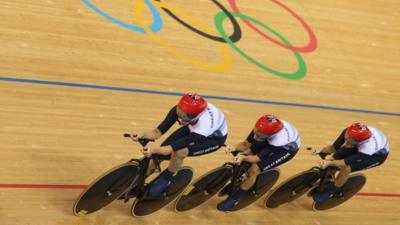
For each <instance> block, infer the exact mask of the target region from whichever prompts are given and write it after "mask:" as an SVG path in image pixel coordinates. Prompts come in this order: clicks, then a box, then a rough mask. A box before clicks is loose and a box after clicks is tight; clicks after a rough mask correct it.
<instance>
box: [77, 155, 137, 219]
mask: <svg viewBox="0 0 400 225" xmlns="http://www.w3.org/2000/svg"><path fill="white" fill-rule="evenodd" d="M138 172H139V164H138V163H137V162H128V163H124V164H121V165H119V166H117V167H114V168H112V169H110V170H109V171H107V172H106V173H104V174H103V175H102V176H100V177H99V178H97V179H96V180H95V181H93V182H92V183H91V184H90V185H89V186H88V187H87V188H86V189H85V190H84V191H83V192H82V193H81V195H80V196H79V197H78V199H77V200H76V202H75V204H74V208H73V212H74V214H75V215H77V216H84V215H87V214H89V213H92V212H95V211H97V210H99V209H101V208H103V207H105V206H107V205H108V204H110V203H111V202H112V201H114V200H115V199H116V198H118V197H120V196H121V195H122V194H123V193H124V192H125V191H126V189H127V188H128V187H130V186H131V185H132V184H133V183H134V182H135V181H136V180H137V177H138Z"/></svg>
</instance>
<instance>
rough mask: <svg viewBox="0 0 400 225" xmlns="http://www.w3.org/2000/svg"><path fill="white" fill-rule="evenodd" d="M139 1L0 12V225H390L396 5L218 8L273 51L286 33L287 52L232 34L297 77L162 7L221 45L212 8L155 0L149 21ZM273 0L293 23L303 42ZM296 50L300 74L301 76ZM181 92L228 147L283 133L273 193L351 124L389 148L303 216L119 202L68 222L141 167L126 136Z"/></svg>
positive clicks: (8, 6)
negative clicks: (349, 190)
mask: <svg viewBox="0 0 400 225" xmlns="http://www.w3.org/2000/svg"><path fill="white" fill-rule="evenodd" d="M142 2H143V1H142V0H113V1H111V0H91V1H86V0H73V1H67V0H57V1H55V0H36V1H28V0H13V1H9V0H1V1H0V3H1V5H0V18H1V20H0V49H1V50H0V105H1V107H0V158H1V166H0V168H1V169H0V187H1V188H0V224H1V225H11V224H18V225H28V224H29V225H45V224H51V225H75V224H79V225H90V224H96V225H97V224H98V225H109V224H110V225H111V224H113V225H114V224H121V225H122V224H124V225H128V224H211V223H215V224H248V225H251V224H270V225H272V224H400V216H399V215H398V213H399V212H400V198H399V197H400V191H399V190H400V181H399V170H400V164H399V162H400V154H399V152H398V149H399V147H400V138H399V134H400V120H399V118H400V117H399V116H400V92H399V85H400V77H399V71H400V64H399V62H398V59H399V58H400V47H399V46H400V20H399V16H400V11H399V8H400V2H399V1H398V0H382V1H372V0H364V1H347V0H335V1H325V0H302V1H299V0H297V1H288V0H279V2H278V1H268V0H240V1H239V0H238V1H227V0H219V2H220V3H221V4H222V5H223V6H224V7H225V8H227V9H228V11H230V12H232V11H233V9H232V6H231V5H230V3H235V2H236V4H237V7H238V8H239V9H240V10H241V12H242V13H243V14H244V15H247V16H250V17H251V18H254V19H256V20H258V21H261V22H263V23H265V24H267V25H268V26H269V27H270V28H271V29H273V31H269V30H268V28H265V27H262V26H261V25H257V26H256V28H257V29H259V30H260V31H261V32H263V33H264V35H268V37H271V38H273V39H274V40H277V42H281V41H280V39H279V37H278V36H277V35H279V36H282V37H284V38H285V39H287V40H288V41H290V43H292V44H293V46H297V47H298V48H296V49H295V52H296V54H298V55H297V58H296V57H294V52H293V48H292V50H288V49H287V48H284V47H282V46H280V45H278V44H276V43H274V42H272V41H269V40H266V39H265V37H264V36H261V35H260V34H258V33H257V32H256V31H254V30H253V29H252V28H251V27H249V26H248V25H247V24H245V23H244V22H243V20H241V18H239V16H240V15H238V14H235V18H236V20H237V21H238V23H239V26H240V28H241V31H242V36H241V39H240V40H239V41H237V42H235V46H237V48H240V49H241V50H242V51H243V52H244V53H245V54H247V55H248V56H249V57H252V58H253V59H254V60H257V61H258V62H259V63H261V64H263V65H265V66H267V67H270V68H272V69H274V70H277V71H282V72H285V73H295V75H289V76H292V77H296V76H297V78H300V79H288V78H283V77H280V76H278V75H276V74H275V73H276V72H273V71H267V69H266V68H264V69H263V68H262V67H261V66H257V65H256V64H254V63H251V62H250V61H249V60H247V59H246V58H245V57H244V56H242V55H240V54H237V51H236V50H235V49H234V48H232V47H230V45H228V44H226V43H222V42H217V41H214V40H211V39H209V38H206V37H204V36H201V35H199V34H198V33H195V32H193V31H191V30H189V29H188V28H186V27H184V26H182V25H181V24H179V23H178V22H177V21H176V20H174V19H173V18H172V17H171V16H169V15H168V14H167V13H166V12H165V11H164V10H162V9H160V7H164V8H167V9H170V12H173V13H176V15H179V16H180V17H181V19H182V20H183V21H186V22H187V23H188V24H191V25H192V26H194V27H197V28H198V29H199V30H202V31H206V32H208V33H210V34H212V35H215V36H218V37H221V34H219V33H218V31H217V28H216V25H215V24H214V16H215V15H216V14H217V13H219V12H220V11H221V9H219V8H218V7H217V6H216V5H214V3H213V2H212V1H205V0H202V1H187V0H163V1H162V2H163V3H162V4H164V5H160V4H161V3H160V2H154V1H153V0H151V1H150V0H148V1H147V3H148V4H151V5H153V4H154V9H153V10H152V11H150V10H149V9H144V10H141V9H140V6H141V5H142V4H141V3H142ZM85 3H86V4H85ZM280 3H281V4H284V5H285V6H287V7H288V8H290V10H291V11H290V12H291V13H294V14H295V15H297V16H298V18H299V19H300V20H304V21H305V24H307V26H309V30H308V31H309V32H307V29H305V28H304V27H303V25H302V23H301V22H300V21H299V20H297V19H296V17H293V15H292V14H291V13H290V12H288V11H287V9H285V7H284V6H282V5H281V4H280ZM134 4H136V5H135V10H133V6H134ZM171 5H173V6H174V7H172V6H171ZM145 6H146V5H145ZM90 7H92V8H90ZM93 7H97V9H98V10H102V11H103V12H104V13H106V14H107V15H109V16H112V17H114V20H113V21H111V20H110V19H111V18H110V17H109V18H108V19H107V18H105V17H104V16H105V14H103V16H102V15H99V13H100V12H99V11H95V10H94V8H93ZM146 7H147V6H146ZM152 12H153V13H154V15H155V19H154V22H153V17H152V16H151V15H152ZM157 12H158V13H159V16H158V13H157ZM157 18H158V19H161V20H158V19H157ZM115 19H119V23H120V24H119V25H117V24H116V22H118V21H116V20H115ZM123 21H125V22H126V24H123V23H122V22H123ZM161 21H162V23H161ZM128 24H131V26H129V25H128ZM141 24H147V25H150V24H152V26H151V29H152V30H153V31H154V32H155V33H153V31H151V32H150V28H148V26H146V31H147V32H148V33H149V34H151V35H149V34H144V33H143V31H145V30H143V28H141V27H140V25H141ZM135 25H136V26H135ZM223 27H224V29H225V30H226V31H225V32H226V33H227V34H228V35H230V34H231V33H232V32H233V30H234V29H233V26H232V25H231V23H230V22H229V19H226V21H224V22H223ZM128 28H129V29H128ZM274 32H278V34H277V33H274ZM152 33H153V34H152ZM314 35H315V37H316V38H315V39H313V37H314ZM154 40H156V41H154ZM157 41H158V42H157ZM165 43H168V44H167V45H168V46H169V47H166V44H165ZM178 51H179V52H178ZM300 55H301V56H302V57H303V58H304V62H305V65H300V66H299V67H300V69H297V68H298V61H297V60H300V61H301V58H300ZM207 63H208V64H213V65H206V64H207ZM300 64H301V63H300ZM305 69H306V70H305ZM187 91H194V92H198V93H200V94H203V95H206V96H209V98H208V100H209V101H210V102H212V103H214V104H215V105H217V106H218V107H220V108H221V109H223V111H224V112H225V115H226V117H227V119H228V123H229V138H228V141H227V143H228V144H230V145H234V144H236V143H237V142H239V141H240V140H242V139H243V138H244V137H245V136H246V135H247V133H248V131H249V130H250V129H251V127H252V126H253V123H254V121H255V120H256V119H257V118H258V117H259V116H260V115H262V114H264V113H274V114H275V115H277V116H278V117H280V118H283V119H285V120H288V121H291V122H292V123H294V124H295V125H296V126H297V127H298V129H299V131H300V133H301V136H302V148H301V150H300V152H299V154H298V155H297V156H296V157H295V158H294V159H293V160H292V161H291V162H289V163H287V164H285V165H283V166H281V167H280V169H281V173H282V174H281V178H280V180H279V181H278V182H282V181H283V180H284V179H286V178H288V177H290V176H292V175H294V174H295V173H298V172H300V171H302V170H306V169H308V168H310V167H312V166H315V165H316V164H317V161H318V159H317V158H316V157H313V156H311V155H310V154H309V152H307V151H306V150H305V149H306V147H308V146H310V147H315V148H320V147H323V146H325V145H326V144H329V143H331V142H332V141H334V139H335V138H336V136H337V135H338V134H339V132H340V131H341V130H342V129H343V128H344V127H346V126H347V125H349V124H350V123H352V122H354V121H362V122H365V123H367V124H369V125H372V126H376V127H378V128H380V129H381V130H383V131H384V132H385V134H386V135H387V136H388V138H389V142H390V146H391V153H390V156H389V158H388V160H387V161H386V163H385V164H384V165H383V166H380V167H378V168H374V169H371V170H367V171H364V173H365V174H366V175H367V177H368V181H367V184H366V186H365V187H364V188H363V190H362V195H358V196H356V197H354V198H353V199H352V200H351V201H349V202H347V203H346V204H344V205H342V206H340V207H338V208H335V209H332V210H330V211H325V212H314V211H312V210H311V199H309V198H306V197H302V198H300V199H299V200H297V201H295V202H293V203H291V204H287V205H284V206H282V207H280V208H278V209H273V210H271V209H264V208H262V201H259V202H257V203H256V204H254V205H252V206H251V207H248V208H246V209H243V210H241V211H239V212H235V213H230V214H224V213H221V212H219V211H217V210H216V209H215V206H216V204H217V202H218V201H220V199H218V198H217V197H215V198H213V199H211V200H210V201H209V202H207V203H206V204H204V205H202V206H201V207H199V208H197V209H194V210H191V211H189V212H187V213H182V214H177V213H175V212H174V211H173V208H172V206H171V205H170V206H168V207H166V208H165V209H163V210H161V211H160V212H158V213H156V214H154V215H151V216H148V217H145V218H133V217H131V216H130V214H129V208H130V204H123V203H121V202H116V203H113V204H111V205H110V206H108V207H107V208H105V209H103V210H101V211H99V212H97V213H95V214H91V215H88V216H86V217H75V216H73V215H72V210H71V208H72V205H73V203H74V201H75V198H76V197H77V196H78V195H79V193H80V192H81V191H82V188H83V187H84V186H85V185H87V184H88V183H90V182H91V181H92V180H93V179H94V178H96V177H97V176H99V175H100V174H101V173H103V172H104V171H106V170H107V169H109V168H111V167H113V166H115V165H118V164H120V163H122V162H125V161H127V160H128V159H130V158H132V157H139V152H138V146H137V145H135V144H134V143H132V142H130V141H128V140H125V139H123V138H122V133H124V132H127V131H132V130H143V129H148V128H153V127H154V126H156V125H158V123H159V121H161V120H162V119H163V118H164V115H165V113H166V112H167V111H168V110H169V109H170V107H171V106H172V105H174V104H176V102H177V100H178V98H179V97H178V95H179V94H180V93H183V92H187ZM164 137H165V136H164ZM158 143H160V142H158ZM227 160H230V158H229V157H228V156H227V155H225V153H224V151H223V150H220V151H218V152H216V153H213V154H212V155H206V156H202V157H197V158H190V159H187V160H186V161H185V165H190V166H192V167H194V168H195V176H200V175H201V174H203V173H205V172H206V171H208V170H211V169H212V168H215V167H216V166H219V165H221V164H222V163H224V162H225V161H227Z"/></svg>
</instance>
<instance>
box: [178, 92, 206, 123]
mask: <svg viewBox="0 0 400 225" xmlns="http://www.w3.org/2000/svg"><path fill="white" fill-rule="evenodd" d="M206 108H207V101H206V100H205V99H204V98H203V97H201V96H200V95H198V94H192V93H188V94H185V95H184V96H182V98H181V99H180V100H179V103H178V109H179V110H180V111H182V113H183V115H182V116H183V117H184V118H183V119H185V120H187V121H189V120H192V119H194V118H196V117H197V116H198V115H199V114H200V113H202V112H203V111H204V110H205V109H206Z"/></svg>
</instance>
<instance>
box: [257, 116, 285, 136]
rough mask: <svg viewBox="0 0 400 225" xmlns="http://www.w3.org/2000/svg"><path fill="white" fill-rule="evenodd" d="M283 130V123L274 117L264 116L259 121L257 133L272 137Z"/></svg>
mask: <svg viewBox="0 0 400 225" xmlns="http://www.w3.org/2000/svg"><path fill="white" fill-rule="evenodd" d="M282 128H283V123H282V121H281V120H279V119H278V118H276V117H275V116H274V115H268V114H267V115H264V116H262V117H260V119H258V120H257V122H256V125H255V129H256V132H258V133H261V134H264V135H266V136H271V135H274V134H276V133H278V131H280V130H281V129H282Z"/></svg>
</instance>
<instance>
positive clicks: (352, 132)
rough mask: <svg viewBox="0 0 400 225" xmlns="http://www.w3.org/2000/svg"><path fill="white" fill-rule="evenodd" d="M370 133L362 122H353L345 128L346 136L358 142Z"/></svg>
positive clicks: (368, 136)
mask: <svg viewBox="0 0 400 225" xmlns="http://www.w3.org/2000/svg"><path fill="white" fill-rule="evenodd" d="M371 135H372V133H371V131H370V130H369V129H368V127H367V126H366V125H365V124H363V123H353V124H352V125H350V127H349V128H347V136H348V137H349V138H351V139H353V140H355V141H358V142H361V141H365V140H367V139H368V138H370V137H371Z"/></svg>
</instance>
